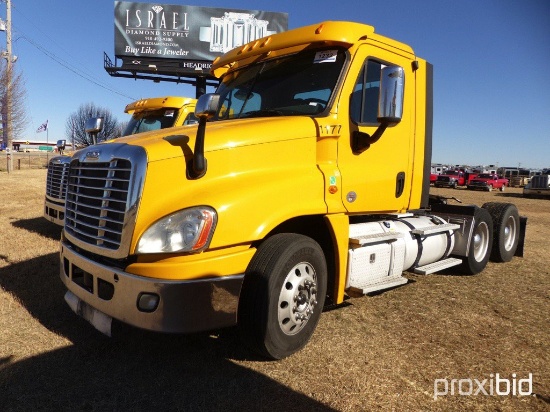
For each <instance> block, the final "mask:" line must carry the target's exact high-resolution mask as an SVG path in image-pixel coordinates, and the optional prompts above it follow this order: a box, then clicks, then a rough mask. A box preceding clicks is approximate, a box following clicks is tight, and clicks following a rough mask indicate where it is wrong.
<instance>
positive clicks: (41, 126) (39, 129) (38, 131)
mask: <svg viewBox="0 0 550 412" xmlns="http://www.w3.org/2000/svg"><path fill="white" fill-rule="evenodd" d="M46 130H48V121H47V120H46V121H45V122H44V123H42V124H41V125H40V127H39V128H38V130H36V133H40V132H45V131H46Z"/></svg>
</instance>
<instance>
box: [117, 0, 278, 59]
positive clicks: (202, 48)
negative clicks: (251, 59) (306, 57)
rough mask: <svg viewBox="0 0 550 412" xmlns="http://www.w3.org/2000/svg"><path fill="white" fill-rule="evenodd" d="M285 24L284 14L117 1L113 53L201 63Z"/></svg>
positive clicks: (119, 55) (138, 57)
mask: <svg viewBox="0 0 550 412" xmlns="http://www.w3.org/2000/svg"><path fill="white" fill-rule="evenodd" d="M287 28H288V14H287V13H276V12H267V11H258V10H236V9H225V8H208V7H197V6H180V5H170V4H161V3H134V2H126V1H115V56H116V57H118V58H121V59H122V60H123V61H125V62H127V63H130V62H131V61H133V62H135V61H137V62H139V61H140V59H142V60H143V59H144V60H145V61H159V59H175V60H178V61H179V62H181V61H182V60H183V61H186V66H187V67H188V68H190V69H192V68H193V67H194V66H195V67H196V68H205V66H204V64H205V63H208V66H209V65H210V63H211V62H212V61H213V60H214V59H215V58H216V57H218V56H220V55H222V54H223V53H225V52H227V51H229V50H231V49H233V48H235V47H239V46H241V45H243V44H246V43H248V42H249V41H253V40H256V39H259V38H261V37H265V36H269V35H271V34H274V33H279V32H282V31H285V30H287ZM134 64H135V63H134ZM180 67H181V64H180Z"/></svg>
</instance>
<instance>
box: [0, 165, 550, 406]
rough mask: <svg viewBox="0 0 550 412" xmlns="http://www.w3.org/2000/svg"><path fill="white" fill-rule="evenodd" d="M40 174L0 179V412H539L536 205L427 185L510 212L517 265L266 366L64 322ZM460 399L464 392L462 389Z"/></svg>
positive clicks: (396, 307) (346, 318) (327, 320)
mask: <svg viewBox="0 0 550 412" xmlns="http://www.w3.org/2000/svg"><path fill="white" fill-rule="evenodd" d="M45 177H46V170H45V169H39V170H21V171H15V172H14V173H11V174H10V175H8V174H7V173H5V172H4V173H0V190H1V192H0V193H2V195H1V196H2V202H1V203H0V227H1V229H0V287H1V288H0V331H1V334H0V410H2V411H18V410H21V411H28V410H56V411H57V410H93V411H96V410H98V411H99V410H101V411H103V410H190V411H191V410H192V411H197V410H216V411H217V410H239V411H242V410H264V411H272V410H280V411H283V410H284V411H287V410H327V411H328V410H339V411H367V410H396V411H410V410H434V411H464V410H485V411H494V410H502V411H519V410H525V411H531V410H540V411H543V410H549V409H550V376H549V371H550V362H549V360H550V359H549V358H550V355H549V352H550V351H549V341H550V324H549V321H548V314H549V307H550V258H549V255H548V247H547V241H548V239H549V238H550V213H549V209H550V201H548V200H529V199H524V198H522V197H521V189H509V191H507V192H504V193H498V192H492V193H483V192H468V191H466V190H454V191H453V190H451V189H434V193H444V194H446V195H456V196H457V197H459V198H461V199H462V200H464V201H465V203H474V204H478V205H481V204H482V203H484V202H486V201H511V202H513V203H516V204H517V205H518V207H519V209H520V212H521V213H522V214H523V215H526V216H528V218H529V221H528V230H527V238H526V247H525V257H524V258H523V259H521V258H514V259H513V261H512V262H510V263H507V264H493V263H490V264H489V266H488V267H487V269H486V270H485V271H484V272H483V273H481V274H480V275H477V276H473V277H461V276H451V275H430V276H417V275H412V274H407V277H408V278H409V279H410V280H411V281H410V282H409V283H408V284H407V285H405V286H402V287H400V288H397V289H393V290H389V291H386V292H384V293H380V294H377V295H374V296H366V297H362V298H356V299H351V300H349V301H348V303H349V304H348V305H347V306H344V307H340V308H338V309H335V310H330V311H325V313H324V314H323V316H322V317H321V321H320V323H319V326H318V329H317V331H316V333H315V335H314V337H313V339H312V341H311V342H310V343H309V345H308V346H307V347H306V348H305V349H304V350H302V351H301V352H299V353H298V354H296V355H294V356H292V357H290V358H288V359H285V360H282V361H279V362H266V361H263V360H262V359H258V358H256V357H255V356H254V355H251V354H250V352H248V351H247V350H246V349H244V348H243V347H242V345H241V344H240V342H239V340H238V338H237V334H236V332H235V330H234V329H228V330H224V331H220V332H218V333H215V334H198V335H192V336H173V335H161V334H154V333H148V332H144V331H139V330H135V329H131V328H125V327H121V328H120V329H119V330H118V334H117V336H116V337H115V338H111V339H109V338H107V337H104V336H103V335H101V334H100V333H99V332H96V331H95V329H93V328H92V327H91V326H90V325H89V324H87V323H86V322H85V321H83V320H81V319H79V318H78V317H76V315H74V314H73V313H72V312H71V311H70V309H69V308H68V307H67V305H66V304H65V303H64V301H63V294H64V290H63V287H62V284H61V281H60V280H59V279H58V270H59V269H58V255H57V252H58V238H59V234H60V228H58V227H56V226H55V225H53V224H51V223H49V222H48V221H46V220H45V219H43V218H42V217H41V216H42V207H43V198H44V182H45ZM496 373H499V374H500V376H501V377H505V378H510V377H511V376H512V374H513V373H516V374H517V375H516V376H517V377H518V379H519V378H526V377H527V376H528V374H529V373H532V374H533V392H534V393H535V394H536V395H534V396H526V397H518V396H512V395H510V396H484V395H482V394H481V395H478V396H460V395H454V396H450V395H449V396H442V397H440V398H438V400H434V399H433V395H434V380H435V379H449V380H450V379H453V378H454V379H468V378H469V379H478V380H479V381H481V380H483V379H489V378H490V375H491V374H496ZM466 389H467V388H466Z"/></svg>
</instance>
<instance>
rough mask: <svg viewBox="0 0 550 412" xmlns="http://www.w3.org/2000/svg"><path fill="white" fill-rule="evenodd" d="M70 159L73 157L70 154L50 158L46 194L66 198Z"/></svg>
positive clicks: (54, 197)
mask: <svg viewBox="0 0 550 412" xmlns="http://www.w3.org/2000/svg"><path fill="white" fill-rule="evenodd" d="M70 161H71V158H70V157H68V156H63V157H54V158H53V159H52V160H50V162H49V163H48V174H47V176H46V196H48V197H50V198H53V199H60V200H65V192H66V190H67V181H68V176H69V164H70Z"/></svg>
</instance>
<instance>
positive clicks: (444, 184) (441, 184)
mask: <svg viewBox="0 0 550 412" xmlns="http://www.w3.org/2000/svg"><path fill="white" fill-rule="evenodd" d="M434 186H435V187H453V186H456V182H454V181H450V182H442V181H439V180H436V181H435V183H434Z"/></svg>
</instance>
